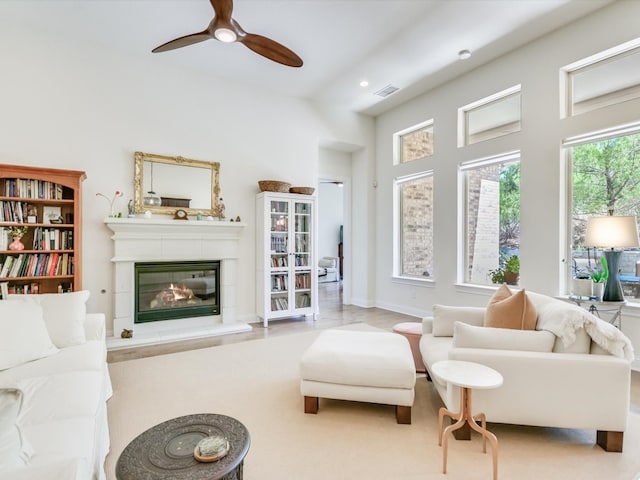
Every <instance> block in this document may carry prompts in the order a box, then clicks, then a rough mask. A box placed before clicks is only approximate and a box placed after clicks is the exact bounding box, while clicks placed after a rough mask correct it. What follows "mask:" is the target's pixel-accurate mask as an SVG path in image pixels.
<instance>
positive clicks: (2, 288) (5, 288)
mask: <svg viewBox="0 0 640 480" xmlns="http://www.w3.org/2000/svg"><path fill="white" fill-rule="evenodd" d="M0 297H1V298H2V299H3V300H7V298H8V297H9V282H0Z"/></svg>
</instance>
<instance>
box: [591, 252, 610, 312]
mask: <svg viewBox="0 0 640 480" xmlns="http://www.w3.org/2000/svg"><path fill="white" fill-rule="evenodd" d="M600 265H601V267H600V268H598V270H596V271H594V272H591V281H592V282H593V296H594V297H596V300H598V301H600V300H602V294H603V293H604V285H605V283H607V279H608V278H609V267H608V265H607V260H606V259H605V258H604V256H602V257H600Z"/></svg>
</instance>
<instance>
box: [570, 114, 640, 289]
mask: <svg viewBox="0 0 640 480" xmlns="http://www.w3.org/2000/svg"><path fill="white" fill-rule="evenodd" d="M564 145H565V147H567V148H568V149H567V153H568V159H569V162H568V164H569V169H570V178H571V203H570V205H571V211H570V224H569V225H570V227H569V228H570V239H571V244H570V246H569V250H570V252H571V269H570V270H571V271H570V276H571V277H572V278H590V276H591V274H592V273H594V272H597V271H598V270H599V269H600V262H599V260H598V257H599V256H600V255H599V252H598V251H596V250H595V249H593V248H587V247H585V245H584V240H585V233H586V223H587V219H588V218H589V217H591V216H602V215H608V214H609V215H636V216H638V215H639V214H640V124H636V125H628V126H625V127H620V128H616V129H610V130H607V131H602V132H596V133H594V134H590V135H585V136H582V137H576V138H571V139H568V140H566V141H565V142H564ZM619 271H620V275H621V280H622V286H623V290H624V291H625V295H628V296H632V297H640V284H639V283H638V281H637V279H633V278H629V277H638V276H640V249H628V250H625V251H624V252H623V254H622V258H621V261H620V269H619Z"/></svg>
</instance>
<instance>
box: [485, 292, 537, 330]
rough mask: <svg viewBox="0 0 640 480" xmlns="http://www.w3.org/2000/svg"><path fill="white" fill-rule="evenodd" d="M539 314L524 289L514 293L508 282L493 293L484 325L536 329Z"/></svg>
mask: <svg viewBox="0 0 640 480" xmlns="http://www.w3.org/2000/svg"><path fill="white" fill-rule="evenodd" d="M537 320H538V314H537V312H536V307H535V306H534V305H533V303H532V302H531V300H530V299H529V297H528V296H527V294H526V292H525V291H524V289H522V290H519V291H517V292H516V293H512V292H511V290H509V287H507V285H506V284H502V285H501V286H500V288H499V289H498V290H497V291H496V293H494V294H493V296H492V297H491V299H490V300H489V305H487V309H486V311H485V315H484V326H485V327H494V328H513V329H518V330H535V328H536V322H537Z"/></svg>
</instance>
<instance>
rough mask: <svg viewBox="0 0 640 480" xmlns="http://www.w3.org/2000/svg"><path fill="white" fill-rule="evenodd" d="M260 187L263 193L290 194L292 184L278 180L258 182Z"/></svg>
mask: <svg viewBox="0 0 640 480" xmlns="http://www.w3.org/2000/svg"><path fill="white" fill-rule="evenodd" d="M258 187H260V191H261V192H280V193H289V188H291V184H290V183H287V182H280V181H278V180H260V181H258Z"/></svg>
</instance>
